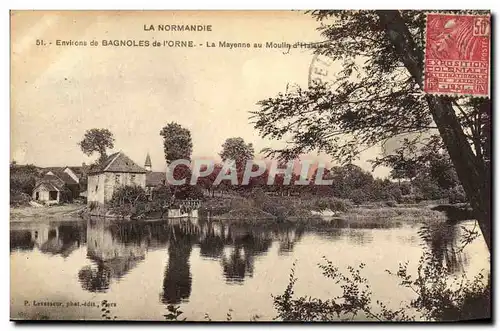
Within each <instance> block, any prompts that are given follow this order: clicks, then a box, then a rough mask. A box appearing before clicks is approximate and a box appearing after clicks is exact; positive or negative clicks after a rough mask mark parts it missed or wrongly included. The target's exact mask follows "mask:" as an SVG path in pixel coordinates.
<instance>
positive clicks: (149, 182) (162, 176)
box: [146, 171, 167, 187]
mask: <svg viewBox="0 0 500 331" xmlns="http://www.w3.org/2000/svg"><path fill="white" fill-rule="evenodd" d="M166 179H167V174H166V173H165V172H163V171H149V172H147V173H146V186H150V187H151V186H158V185H162V184H165V182H166Z"/></svg>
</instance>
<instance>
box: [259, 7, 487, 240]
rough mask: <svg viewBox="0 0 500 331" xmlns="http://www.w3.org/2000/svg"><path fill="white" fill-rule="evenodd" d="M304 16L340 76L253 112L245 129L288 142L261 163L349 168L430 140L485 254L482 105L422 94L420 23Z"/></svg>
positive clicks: (370, 16) (415, 15)
mask: <svg viewBox="0 0 500 331" xmlns="http://www.w3.org/2000/svg"><path fill="white" fill-rule="evenodd" d="M481 13H482V14H485V13H487V12H484V11H483V12H481ZM312 15H313V16H314V17H315V18H316V19H317V20H318V21H321V23H322V24H321V26H320V27H319V30H320V31H321V33H322V35H323V37H325V38H326V41H325V42H323V43H320V44H318V48H317V53H319V54H322V55H326V56H328V57H329V58H330V59H331V60H332V61H334V62H337V63H339V64H340V65H341V70H340V71H339V72H338V73H337V78H336V80H335V81H334V82H332V84H331V85H329V86H327V85H326V84H323V83H318V84H314V85H312V86H310V87H309V88H308V89H302V88H300V87H296V88H295V89H288V90H287V91H286V93H284V94H283V93H280V94H278V95H277V96H276V97H274V98H268V99H265V100H261V101H260V102H259V103H258V105H259V106H260V109H259V110H258V111H257V112H253V120H254V123H255V124H254V125H255V127H256V128H257V129H258V130H259V132H260V134H261V135H262V136H263V137H268V138H273V139H281V138H284V137H285V135H286V137H287V138H289V139H287V141H289V144H288V146H287V147H286V148H283V149H278V150H271V149H266V150H265V151H266V152H267V154H268V155H278V156H279V157H281V158H285V159H290V158H294V157H296V156H297V155H299V154H301V153H305V152H309V151H313V150H321V151H324V152H326V153H329V154H330V155H332V156H333V157H336V158H337V159H339V160H341V161H343V162H349V161H350V160H352V159H353V158H354V157H356V156H357V155H358V154H359V153H360V152H361V151H363V150H365V149H366V148H369V147H372V146H375V145H378V144H380V143H382V142H384V141H386V140H387V139H389V138H392V137H395V136H398V135H401V134H408V133H413V134H420V133H424V132H428V131H429V130H433V131H434V132H439V136H440V138H441V140H442V143H443V146H444V147H445V149H446V151H447V152H448V154H449V156H450V159H451V161H452V163H453V166H454V168H455V170H456V173H457V176H458V178H459V180H460V182H461V184H462V186H463V188H464V190H465V192H466V194H467V197H468V199H469V201H470V203H471V206H472V208H473V210H474V212H475V215H476V218H477V219H478V221H479V224H480V228H481V231H482V233H483V236H484V239H485V241H486V244H487V246H488V248H490V246H491V214H490V213H491V210H490V200H491V197H490V177H491V176H490V173H491V171H490V164H491V161H490V160H491V148H490V146H491V128H490V127H491V102H490V100H489V99H478V98H468V97H447V96H435V95H427V94H425V93H423V74H424V73H423V60H424V42H425V40H424V31H425V13H424V12H422V11H394V10H391V11H387V10H384V11H314V12H312ZM289 136H291V137H289Z"/></svg>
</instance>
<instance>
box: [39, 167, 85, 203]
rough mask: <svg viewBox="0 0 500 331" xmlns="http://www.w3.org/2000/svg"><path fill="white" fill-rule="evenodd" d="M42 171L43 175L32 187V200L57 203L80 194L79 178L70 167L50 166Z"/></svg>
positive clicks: (70, 199) (69, 199)
mask: <svg viewBox="0 0 500 331" xmlns="http://www.w3.org/2000/svg"><path fill="white" fill-rule="evenodd" d="M43 171H44V172H45V173H44V175H43V177H42V178H40V179H39V180H37V182H36V184H35V188H34V189H33V193H32V198H33V200H35V201H39V202H43V203H47V204H57V203H60V202H66V201H72V200H73V199H76V198H78V197H79V196H80V178H79V177H78V176H77V174H76V173H75V172H74V171H73V170H71V168H70V167H50V168H45V169H43Z"/></svg>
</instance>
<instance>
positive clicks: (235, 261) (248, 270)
mask: <svg viewBox="0 0 500 331" xmlns="http://www.w3.org/2000/svg"><path fill="white" fill-rule="evenodd" d="M272 242H273V239H272V237H271V232H270V231H263V230H261V231H258V230H255V231H249V232H247V233H246V234H244V235H242V234H241V233H240V235H239V236H237V235H235V234H234V233H233V247H232V250H231V254H230V255H229V258H227V257H226V256H224V257H223V258H222V270H223V273H224V276H225V278H226V281H228V282H238V283H241V282H242V281H243V280H244V278H245V276H248V277H252V276H253V272H254V261H255V257H256V256H259V255H261V254H263V253H266V252H267V251H268V250H269V248H270V247H271V245H272Z"/></svg>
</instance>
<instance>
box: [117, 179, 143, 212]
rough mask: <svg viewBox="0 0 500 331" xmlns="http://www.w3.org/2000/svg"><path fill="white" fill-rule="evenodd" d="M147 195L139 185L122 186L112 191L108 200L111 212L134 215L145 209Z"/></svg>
mask: <svg viewBox="0 0 500 331" xmlns="http://www.w3.org/2000/svg"><path fill="white" fill-rule="evenodd" d="M147 202H148V197H147V195H146V192H145V191H144V189H143V188H142V187H140V186H129V185H127V186H122V187H119V188H118V189H116V190H115V191H114V192H113V197H112V198H111V201H110V209H111V211H112V212H114V213H116V214H118V215H120V216H135V215H138V214H141V213H143V212H144V211H146V205H147Z"/></svg>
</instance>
